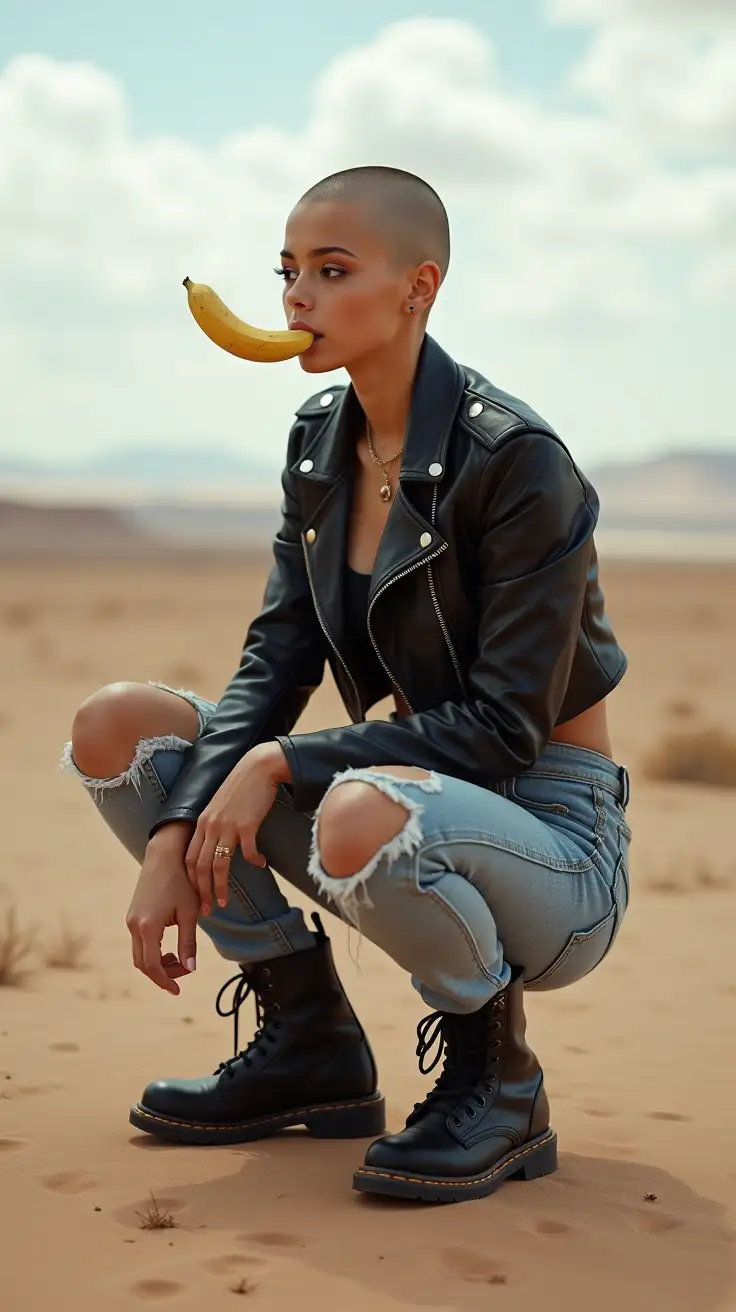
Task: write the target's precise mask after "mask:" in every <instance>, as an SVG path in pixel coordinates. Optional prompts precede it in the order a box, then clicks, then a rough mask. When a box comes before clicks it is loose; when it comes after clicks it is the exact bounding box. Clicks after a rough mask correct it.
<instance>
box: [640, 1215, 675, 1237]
mask: <svg viewBox="0 0 736 1312" xmlns="http://www.w3.org/2000/svg"><path fill="white" fill-rule="evenodd" d="M682 1224H683V1222H682V1221H678V1219H677V1217H676V1216H669V1215H668V1214H667V1213H666V1212H646V1213H643V1212H641V1213H639V1214H638V1215H637V1216H636V1217H635V1218H634V1223H633V1226H634V1229H635V1230H640V1231H641V1233H642V1234H644V1235H664V1234H667V1232H668V1231H670V1230H679V1228H680V1226H681V1225H682Z"/></svg>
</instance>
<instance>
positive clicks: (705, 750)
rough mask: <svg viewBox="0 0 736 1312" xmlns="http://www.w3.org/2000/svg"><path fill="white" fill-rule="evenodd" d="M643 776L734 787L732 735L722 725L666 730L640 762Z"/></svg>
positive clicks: (735, 750) (734, 739) (735, 761)
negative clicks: (711, 727) (667, 731)
mask: <svg viewBox="0 0 736 1312" xmlns="http://www.w3.org/2000/svg"><path fill="white" fill-rule="evenodd" d="M642 768H643V773H644V776H645V777H646V778H647V779H652V780H655V781H656V782H658V783H684V784H706V785H708V786H710V787H714V788H736V736H734V735H733V734H731V733H727V732H726V731H725V730H724V729H689V730H688V729H680V730H676V731H673V732H671V733H667V734H665V735H664V737H663V738H662V739H661V741H660V742H658V743H656V744H655V746H654V747H653V748H652V750H651V751H650V752H649V754H648V756H647V757H646V758H645V760H644V762H643V767H642Z"/></svg>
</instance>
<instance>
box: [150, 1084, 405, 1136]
mask: <svg viewBox="0 0 736 1312" xmlns="http://www.w3.org/2000/svg"><path fill="white" fill-rule="evenodd" d="M128 1119H129V1120H130V1124H131V1125H134V1126H135V1127H136V1129H137V1130H144V1131H145V1132H146V1134H155V1135H157V1136H158V1138H159V1139H171V1140H173V1141H175V1142H176V1143H196V1144H199V1143H201V1144H211V1143H248V1142H249V1141H250V1140H252V1139H265V1138H267V1137H268V1136H269V1135H271V1134H276V1133H278V1131H279V1130H286V1129H288V1128H289V1127H290V1126H292V1125H303V1126H305V1127H306V1129H307V1130H309V1132H310V1134H313V1135H314V1137H315V1139H366V1138H375V1137H376V1136H377V1135H381V1134H385V1132H386V1100H385V1098H383V1097H382V1095H381V1094H380V1093H376V1094H374V1095H373V1097H372V1098H363V1099H361V1100H359V1101H358V1100H355V1101H350V1102H336V1103H315V1104H314V1105H313V1106H311V1107H296V1108H294V1110H293V1111H288V1112H281V1114H280V1115H278V1116H258V1117H254V1118H253V1119H252V1120H248V1121H239V1122H227V1121H226V1122H223V1123H222V1124H219V1125H218V1124H208V1123H205V1122H197V1121H185V1120H183V1119H180V1118H178V1117H176V1116H164V1115H163V1114H162V1113H161V1112H156V1111H153V1110H152V1109H151V1108H150V1107H146V1106H145V1104H144V1103H141V1102H137V1103H135V1104H134V1106H133V1107H131V1109H130V1116H129V1118H128Z"/></svg>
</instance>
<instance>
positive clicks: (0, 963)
mask: <svg viewBox="0 0 736 1312" xmlns="http://www.w3.org/2000/svg"><path fill="white" fill-rule="evenodd" d="M37 937H38V930H37V929H36V928H35V927H34V928H31V929H25V930H24V929H20V927H19V925H18V913H17V911H16V908H15V907H14V906H10V907H6V909H5V923H4V924H0V987H4V988H19V987H20V985H22V984H24V983H25V981H26V979H27V978H28V976H29V975H30V974H31V967H30V964H29V962H30V958H31V957H32V955H33V953H34V952H35V950H36V942H37Z"/></svg>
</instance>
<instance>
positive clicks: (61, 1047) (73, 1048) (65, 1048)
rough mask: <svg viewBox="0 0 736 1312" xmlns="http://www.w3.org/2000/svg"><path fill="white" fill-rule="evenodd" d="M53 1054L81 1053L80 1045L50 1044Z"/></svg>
mask: <svg viewBox="0 0 736 1312" xmlns="http://www.w3.org/2000/svg"><path fill="white" fill-rule="evenodd" d="M49 1047H50V1048H51V1050H52V1052H79V1044H78V1043H50V1044H49Z"/></svg>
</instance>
